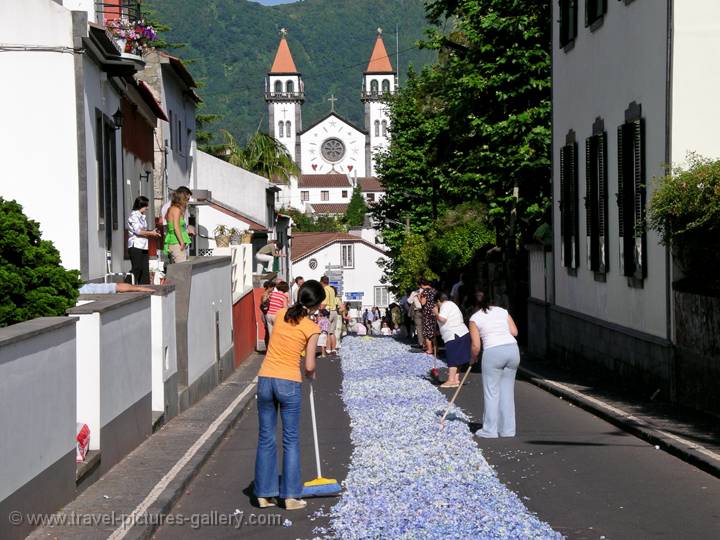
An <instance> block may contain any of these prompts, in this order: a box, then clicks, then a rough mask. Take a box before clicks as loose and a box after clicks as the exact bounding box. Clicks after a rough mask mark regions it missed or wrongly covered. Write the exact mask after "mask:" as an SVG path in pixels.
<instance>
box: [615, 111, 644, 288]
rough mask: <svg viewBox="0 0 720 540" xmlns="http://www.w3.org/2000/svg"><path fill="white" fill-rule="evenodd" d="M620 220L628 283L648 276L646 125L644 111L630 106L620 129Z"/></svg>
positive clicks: (633, 284)
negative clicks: (643, 116) (646, 258)
mask: <svg viewBox="0 0 720 540" xmlns="http://www.w3.org/2000/svg"><path fill="white" fill-rule="evenodd" d="M617 205H618V221H619V226H620V267H621V269H622V272H623V275H625V276H627V277H628V278H631V280H630V281H629V284H630V285H632V286H639V285H640V283H639V281H642V280H643V279H644V278H645V277H646V276H647V263H646V261H645V253H646V246H645V125H644V121H643V118H642V110H641V108H640V105H638V104H637V103H634V102H633V103H631V104H630V107H629V108H628V110H627V111H625V123H624V124H623V125H621V126H620V127H618V192H617Z"/></svg>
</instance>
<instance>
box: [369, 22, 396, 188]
mask: <svg viewBox="0 0 720 540" xmlns="http://www.w3.org/2000/svg"><path fill="white" fill-rule="evenodd" d="M396 88H397V73H396V72H395V70H394V69H393V67H392V63H391V62H390V57H389V56H388V53H387V50H386V49H385V43H384V41H383V37H382V28H378V30H377V37H376V38H375V46H374V47H373V51H372V54H371V55H370V62H369V63H368V66H367V69H366V70H365V73H364V74H363V89H362V100H363V102H364V103H365V131H367V133H368V144H369V147H370V148H369V151H368V152H367V167H366V169H367V171H368V174H369V175H371V176H375V158H374V154H375V153H376V152H377V151H379V150H385V149H386V148H387V147H388V145H389V144H390V131H389V130H390V118H389V114H388V112H389V111H388V107H387V104H386V103H384V98H385V97H386V96H387V95H390V94H394V93H395V90H396Z"/></svg>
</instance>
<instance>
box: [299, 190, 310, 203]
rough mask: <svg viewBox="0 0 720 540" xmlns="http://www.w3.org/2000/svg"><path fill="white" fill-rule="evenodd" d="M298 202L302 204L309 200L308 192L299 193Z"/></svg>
mask: <svg viewBox="0 0 720 540" xmlns="http://www.w3.org/2000/svg"><path fill="white" fill-rule="evenodd" d="M300 200H301V201H302V202H307V201H309V200H310V192H309V191H301V192H300Z"/></svg>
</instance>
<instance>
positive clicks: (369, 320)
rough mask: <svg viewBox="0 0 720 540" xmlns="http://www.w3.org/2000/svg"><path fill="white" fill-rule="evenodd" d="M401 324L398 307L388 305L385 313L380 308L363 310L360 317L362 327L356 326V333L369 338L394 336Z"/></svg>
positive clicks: (400, 314)
mask: <svg viewBox="0 0 720 540" xmlns="http://www.w3.org/2000/svg"><path fill="white" fill-rule="evenodd" d="M401 324H402V313H401V311H400V306H398V305H397V304H396V303H394V302H393V303H392V304H390V305H389V306H388V307H387V308H386V309H385V313H382V312H381V311H380V308H379V307H377V306H374V307H373V308H372V309H371V308H365V311H363V315H362V326H360V325H356V333H358V330H359V331H360V332H359V333H361V334H363V335H371V336H394V335H397V334H398V333H399V332H400V326H401Z"/></svg>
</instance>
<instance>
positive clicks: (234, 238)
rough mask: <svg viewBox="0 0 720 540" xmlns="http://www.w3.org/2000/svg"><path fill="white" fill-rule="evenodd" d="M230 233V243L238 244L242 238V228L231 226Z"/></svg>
mask: <svg viewBox="0 0 720 540" xmlns="http://www.w3.org/2000/svg"><path fill="white" fill-rule="evenodd" d="M228 234H229V235H230V245H231V246H237V245H238V244H239V243H240V240H241V237H240V229H236V228H235V227H230V229H228Z"/></svg>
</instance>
